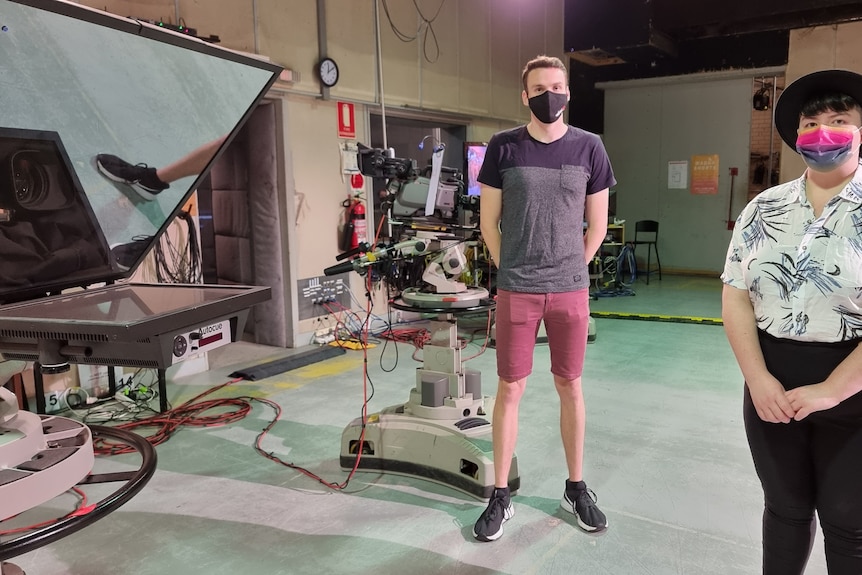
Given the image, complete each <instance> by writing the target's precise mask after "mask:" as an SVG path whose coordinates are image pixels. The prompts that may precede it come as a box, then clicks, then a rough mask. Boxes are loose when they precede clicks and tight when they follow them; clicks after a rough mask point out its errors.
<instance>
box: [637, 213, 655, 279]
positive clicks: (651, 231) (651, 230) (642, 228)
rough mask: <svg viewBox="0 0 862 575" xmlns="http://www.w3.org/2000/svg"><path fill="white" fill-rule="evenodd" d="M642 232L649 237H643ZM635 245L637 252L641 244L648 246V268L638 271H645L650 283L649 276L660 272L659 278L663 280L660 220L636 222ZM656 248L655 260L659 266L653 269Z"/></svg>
mask: <svg viewBox="0 0 862 575" xmlns="http://www.w3.org/2000/svg"><path fill="white" fill-rule="evenodd" d="M641 234H644V235H646V236H647V239H641ZM632 245H633V246H634V250H635V253H637V247H638V246H639V245H646V246H647V264H646V269H645V270H643V271H640V270H639V271H638V273H643V274H644V275H645V276H646V283H647V285H649V276H650V275H651V274H654V273H655V272H658V279H659V281H661V258H660V257H659V255H658V222H657V221H655V220H641V221H639V222H635V240H634V241H633V242H632ZM653 249H655V260H656V262H657V263H658V268H656V269H651V267H652V265H651V264H652V261H651V259H652V258H651V256H652V251H653Z"/></svg>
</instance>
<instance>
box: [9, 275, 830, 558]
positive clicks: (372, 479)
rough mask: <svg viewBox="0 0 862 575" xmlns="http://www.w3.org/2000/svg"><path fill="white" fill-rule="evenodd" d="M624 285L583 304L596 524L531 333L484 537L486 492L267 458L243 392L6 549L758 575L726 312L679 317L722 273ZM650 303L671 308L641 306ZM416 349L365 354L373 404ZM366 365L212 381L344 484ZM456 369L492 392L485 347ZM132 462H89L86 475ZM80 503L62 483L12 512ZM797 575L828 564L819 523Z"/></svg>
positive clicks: (188, 392) (491, 365)
mask: <svg viewBox="0 0 862 575" xmlns="http://www.w3.org/2000/svg"><path fill="white" fill-rule="evenodd" d="M632 289H633V291H634V292H635V294H636V295H634V296H620V297H605V298H599V300H597V301H593V302H591V307H592V309H593V311H594V312H596V314H597V315H598V317H597V318H596V321H595V323H596V339H595V341H594V342H593V343H590V344H589V346H588V348H587V362H586V368H585V373H584V389H585V396H586V404H587V440H586V457H585V479H586V481H587V483H588V485H589V486H590V487H591V488H592V489H593V490H594V491H595V493H596V494H597V496H598V504H599V506H600V507H601V508H602V509H603V510H604V511H605V513H606V514H607V516H608V520H609V524H610V527H609V529H608V530H607V531H606V532H604V533H602V534H598V535H591V534H587V533H584V532H583V531H581V530H580V529H579V528H578V527H577V525H576V523H575V521H574V518H573V517H572V516H571V515H568V514H566V513H565V512H563V511H561V510H560V508H559V499H560V497H561V495H562V493H563V487H564V480H565V479H566V471H565V462H564V458H563V449H562V445H561V443H560V438H559V426H558V404H557V400H556V394H555V391H554V388H553V383H552V379H551V376H550V374H549V371H548V368H549V357H548V349H547V346H545V345H539V346H537V348H536V352H535V362H534V371H533V376H532V377H531V378H530V380H529V384H528V386H527V392H526V395H525V397H524V399H523V402H522V406H521V413H520V437H519V442H518V446H517V454H518V462H519V470H520V476H521V489H520V491H519V492H518V494H517V495H516V496H515V497H514V499H513V501H514V505H515V516H514V517H513V519H512V520H511V521H509V522H508V523H507V524H506V525H505V531H504V535H503V537H502V538H501V539H500V540H498V541H496V542H493V543H479V542H477V541H475V540H474V539H473V537H472V527H473V523H474V521H475V520H476V518H477V517H478V516H479V514H480V513H481V512H482V510H483V509H484V506H485V504H484V502H482V501H479V500H477V499H474V498H472V497H470V496H468V495H465V494H463V493H462V492H460V491H456V490H454V489H451V488H449V487H446V486H442V485H438V484H435V483H432V482H430V481H427V480H421V479H417V478H411V477H404V476H398V475H391V474H379V473H371V472H359V473H357V474H356V475H355V476H353V477H352V478H351V479H350V481H349V483H348V485H347V486H346V487H345V488H344V489H334V488H331V487H327V486H324V485H323V484H321V483H319V482H318V481H316V480H314V479H312V478H309V477H307V476H306V475H304V474H302V473H300V472H298V471H296V470H294V469H290V468H287V467H284V466H282V465H279V464H277V463H274V462H272V461H270V460H268V459H266V458H264V457H262V456H261V455H259V454H258V453H256V452H255V450H254V449H253V444H254V441H255V438H256V437H257V435H258V433H259V432H260V431H261V429H263V427H264V426H266V425H267V423H268V422H269V421H270V420H271V419H272V417H273V412H272V410H271V409H270V408H269V407H265V406H263V405H261V404H258V403H255V404H254V409H253V411H252V412H251V413H250V414H249V415H248V416H247V417H246V418H245V419H243V420H241V421H239V422H236V423H233V424H230V425H227V426H223V427H210V428H182V429H180V430H179V431H178V432H177V433H176V434H175V435H174V436H173V437H172V438H171V439H170V440H169V441H167V442H166V443H164V444H162V445H160V446H159V447H158V448H157V452H158V468H157V471H156V473H155V476H154V477H153V479H152V480H151V481H150V483H149V484H148V485H147V486H146V487H145V488H144V489H143V491H141V492H140V493H139V494H138V495H137V496H135V497H134V498H133V499H132V500H131V501H129V502H128V503H127V504H126V505H125V506H123V507H122V508H120V509H119V510H118V511H116V512H114V513H112V514H110V515H108V516H107V517H105V518H104V519H101V520H100V521H98V522H96V523H94V524H93V525H91V526H89V527H87V528H85V529H83V530H81V531H79V532H78V533H75V534H74V535H71V536H69V537H66V538H64V539H62V540H60V541H57V542H54V543H52V544H50V545H47V546H45V547H42V548H40V549H38V550H35V551H32V552H29V553H27V554H24V555H20V556H18V557H16V558H15V559H13V560H12V562H13V563H15V564H17V565H18V566H20V567H22V568H23V569H24V570H25V571H26V572H27V573H28V574H29V575H60V574H63V575H69V574H71V575H85V574H86V575H109V574H110V575H116V574H125V575H150V574H153V575H155V574H159V575H164V574H166V573H167V574H183V575H198V574H200V575H204V574H206V575H228V574H230V575H233V574H235V573H244V574H246V575H276V574H306V573H308V574H312V573H313V574H321V573H357V574H389V573H410V574H413V575H421V574H431V573H439V574H492V573H494V574H496V573H506V574H519V575H520V574H529V573H534V574H567V575H569V574H590V575H593V574H609V575H664V574H676V575H737V574H739V575H742V574H746V575H749V574H752V575H753V574H757V573H759V572H760V517H761V512H762V493H761V490H760V486H759V483H758V480H757V478H756V476H755V473H754V468H753V466H752V463H751V459H750V456H749V452H748V447H747V444H746V440H745V435H744V431H743V425H742V419H741V401H742V399H741V398H742V377H741V375H740V373H739V370H738V368H737V366H736V363H735V362H734V359H733V355H732V353H731V351H730V348H729V346H728V344H727V341H726V339H725V336H724V332H723V329H722V328H721V326H720V325H716V324H715V323H710V322H702V321H700V322H699V321H686V320H685V319H680V320H676V319H673V318H719V317H720V293H721V283H720V280H719V279H718V278H703V277H699V278H690V277H680V276H670V275H667V274H666V275H665V276H664V278H663V279H662V280H661V281H659V280H658V278H657V277H655V276H654V277H653V278H652V279H651V281H650V284H649V285H647V284H646V283H645V282H644V281H643V280H638V281H637V282H636V283H635V284H634V285H633V286H632ZM601 312H604V313H605V314H607V315H605V316H602V313H601ZM381 315H382V314H381ZM653 315H654V316H661V315H663V316H673V317H672V318H671V319H667V318H665V319H664V321H651V320H649V319H644V318H643V317H640V316H653ZM620 318H623V319H620ZM658 319H661V318H658ZM481 343H482V342H481V341H478V340H477V341H476V342H475V343H474V344H471V345H470V346H469V348H468V350H467V351H465V354H466V355H473V354H474V353H476V352H478V351H480V345H481ZM284 354H285V351H284V350H277V349H274V348H265V347H261V346H254V345H250V344H245V343H235V344H231V345H230V346H227V347H225V348H222V349H221V350H218V351H216V352H211V354H210V366H211V369H210V371H209V372H206V373H204V374H198V375H194V376H188V377H185V378H181V379H176V380H174V381H171V382H169V384H168V392H169V396H170V401H171V403H172V404H173V405H178V404H180V403H182V402H183V401H186V400H187V399H189V398H191V397H194V396H195V395H197V394H198V393H200V392H202V391H204V390H206V389H208V388H209V387H211V386H214V385H216V384H221V383H224V382H226V381H228V380H230V378H229V376H228V375H229V374H230V373H231V372H233V371H235V370H237V369H239V368H243V367H247V366H250V365H254V364H256V363H261V362H264V361H267V360H270V359H273V358H276V357H279V356H283V355H284ZM412 354H413V348H412V346H409V345H407V344H398V346H397V353H396V348H395V346H394V345H393V344H392V343H389V345H388V346H385V347H384V346H383V345H378V346H377V347H375V348H372V349H369V350H368V362H367V369H368V373H369V375H370V379H371V381H372V382H373V397H372V399H371V403H370V412H375V411H379V410H380V409H382V408H384V407H387V406H390V405H395V404H399V403H403V402H405V401H406V400H407V397H408V392H409V389H410V388H411V387H412V385H413V380H414V370H415V368H416V367H418V366H419V365H420V364H419V363H417V361H416V360H414V359H413V358H412V357H411V355H412ZM363 365H364V361H363V354H362V352H361V351H349V352H347V353H346V354H345V355H342V356H340V357H336V358H333V359H328V360H325V361H322V362H319V363H315V364H313V365H309V366H306V367H302V368H299V369H295V370H292V371H289V372H285V373H282V374H279V375H276V376H273V377H270V378H267V379H264V380H261V381H256V382H248V381H241V382H237V383H234V384H232V385H229V386H227V387H225V388H224V389H222V390H219V391H218V392H217V394H216V395H217V397H233V396H241V395H242V396H254V397H262V398H266V399H269V400H272V401H275V402H277V403H278V404H279V405H280V406H281V407H282V409H283V414H282V416H281V419H280V421H279V422H278V423H277V424H276V425H275V427H274V428H273V429H272V431H271V432H270V433H269V435H268V436H267V437H266V438H265V440H264V441H263V448H264V449H265V450H267V451H269V452H271V453H272V454H274V455H276V456H278V457H280V458H282V459H284V460H286V461H289V462H291V463H293V464H296V465H299V466H302V467H305V468H307V469H308V470H309V471H311V472H313V473H314V474H317V475H318V476H320V477H321V478H323V479H324V480H325V481H328V482H330V483H333V484H339V483H342V482H344V481H345V479H346V478H347V476H348V473H347V472H345V471H343V470H342V469H341V468H340V466H339V451H340V438H341V432H342V430H343V429H344V427H345V426H346V425H347V424H348V423H349V422H350V421H351V420H353V419H354V418H355V417H357V416H358V415H359V413H360V407H361V404H362V401H363ZM468 367H472V368H474V369H478V370H480V371H481V373H482V375H483V387H484V391H485V393H487V394H493V393H494V387H495V382H496V377H495V358H494V351H493V349H488V350H486V351H485V353H483V354H482V355H479V356H478V357H476V358H474V359H471V360H470V361H469V362H468ZM135 463H136V461H135V458H134V456H115V457H110V458H99V459H98V460H97V466H98V468H99V469H122V468H125V467H126V466H129V465H134V464H135ZM74 502H75V500H74V498H73V497H71V496H61V497H60V498H58V499H56V500H54V502H53V503H52V504H51V506H45V507H44V508H40V509H37V510H33V511H30V512H27V513H26V514H24V515H23V516H21V517H18V518H16V519H15V521H16V522H21V521H37V520H41V519H43V518H44V517H46V516H48V515H49V514H50V513H51V512H52V511H53V512H56V510H63V512H66V511H68V509H69V507H70V506H71V505H73V504H74ZM52 506H53V507H52ZM7 523H8V522H7ZM806 573H807V574H808V575H818V574H825V573H826V568H825V561H824V559H823V545H822V539H821V537H820V536H819V535H818V539H817V542H816V544H815V548H814V551H813V553H812V558H811V561H810V562H809V567H808V570H807V572H806Z"/></svg>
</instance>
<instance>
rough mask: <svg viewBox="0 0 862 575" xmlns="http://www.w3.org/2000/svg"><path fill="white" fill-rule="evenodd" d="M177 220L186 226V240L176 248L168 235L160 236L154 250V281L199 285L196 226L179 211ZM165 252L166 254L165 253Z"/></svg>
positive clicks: (187, 214) (198, 250)
mask: <svg viewBox="0 0 862 575" xmlns="http://www.w3.org/2000/svg"><path fill="white" fill-rule="evenodd" d="M177 218H179V219H180V220H182V221H183V222H184V223H185V224H186V229H187V236H186V237H187V240H186V242H184V245H179V246H177V245H175V244H174V243H173V240H171V237H170V235H169V234H167V233H166V234H163V235H162V238H161V239H160V240H159V242H158V243H156V246H155V249H154V252H155V258H156V279H157V280H158V281H159V282H160V283H174V284H196V283H201V281H202V272H201V254H200V249H199V247H198V239H197V237H198V236H197V229H196V227H197V226H196V225H195V221H194V219H193V218H192V216H191V214H189V213H188V212H187V211H181V212H180V213H179V214H178V215H177ZM166 250H167V253H165V251H166Z"/></svg>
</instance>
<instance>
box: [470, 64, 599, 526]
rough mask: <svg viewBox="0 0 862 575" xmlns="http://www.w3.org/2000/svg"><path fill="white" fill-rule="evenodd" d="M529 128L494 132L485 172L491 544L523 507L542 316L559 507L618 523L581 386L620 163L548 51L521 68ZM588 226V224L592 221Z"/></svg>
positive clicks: (482, 520)
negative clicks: (528, 407) (588, 476)
mask: <svg viewBox="0 0 862 575" xmlns="http://www.w3.org/2000/svg"><path fill="white" fill-rule="evenodd" d="M521 77H522V81H523V85H524V91H523V92H522V93H521V100H522V102H523V104H524V105H525V106H527V107H529V109H530V122H529V123H528V124H527V125H525V126H519V127H517V128H514V129H511V130H506V131H503V132H500V133H498V134H495V135H494V136H493V137H492V138H491V140H490V141H489V142H488V148H487V151H486V152H485V160H484V163H483V164H482V169H481V170H480V172H479V182H480V183H481V185H482V189H481V196H480V214H481V215H480V227H481V230H482V237H483V239H484V241H485V244H486V246H487V248H488V251H489V253H490V254H491V258H492V260H493V262H494V264H495V265H496V266H497V267H498V269H499V272H498V274H497V311H496V338H495V339H496V349H497V375H498V377H499V380H498V384H497V395H496V401H495V404H494V415H493V447H494V480H495V489H494V493H493V495H492V497H491V499H490V501H489V503H488V507H487V509H485V511H484V512H483V513H482V515H481V517H479V520H478V521H477V522H476V525H475V527H474V529H473V535H474V536H475V537H476V539H478V540H480V541H494V540H496V539H498V538H500V536H501V535H502V534H503V523H505V522H506V521H507V520H509V519H510V518H511V517H512V516H513V515H514V507H513V506H512V501H511V494H510V493H509V487H508V476H509V470H510V467H511V461H512V456H513V454H514V451H515V441H516V438H517V434H518V406H519V403H520V399H521V396H522V395H523V393H524V389H525V386H526V381H527V376H528V375H529V374H530V372H531V371H532V365H533V351H534V347H535V344H536V335H537V333H538V330H539V325H540V322H542V321H544V325H545V331H546V332H547V336H548V347H549V349H550V355H551V373H552V374H553V379H554V385H555V388H556V391H557V394H558V396H559V399H560V432H561V435H562V443H563V451H564V453H565V458H566V471H567V475H568V479H567V481H566V483H565V490H564V493H563V497H562V500H561V503H560V505H561V506H562V508H563V509H564V510H566V511H567V512H569V513H571V514H572V515H574V516H575V517H576V519H577V523H578V525H579V526H580V527H581V528H582V529H584V530H587V531H600V530H603V529H605V528H606V527H607V519H606V518H605V515H604V514H603V513H602V512H601V511H600V510H599V508H598V507H597V506H596V497H595V494H594V493H593V492H592V490H589V489H587V486H586V483H584V481H583V476H582V474H583V453H584V431H585V410H584V396H583V391H582V389H581V372H582V371H583V365H584V353H585V351H586V343H587V331H588V327H589V315H590V312H589V293H588V290H589V275H588V271H587V262H589V261H590V260H591V259H592V258H593V256H594V255H595V253H596V251H597V250H598V248H599V246H600V245H601V243H602V240H603V239H604V237H605V233H606V232H607V224H608V188H610V186H612V185H614V184H615V183H616V181H615V180H614V175H613V171H612V169H611V165H610V161H609V160H608V156H607V153H606V152H605V148H604V146H603V145H602V142H601V140H600V139H599V137H598V136H596V135H595V134H591V133H589V132H586V131H584V130H580V129H578V128H575V127H572V126H569V125H567V124H566V123H565V120H564V118H563V112H564V110H565V108H566V105H567V103H568V101H569V85H568V79H567V74H566V67H565V65H564V64H563V63H562V62H561V61H560V60H559V59H558V58H551V57H547V56H539V57H537V58H535V59H533V60H531V61H530V62H528V63H527V65H526V66H525V67H524V70H523V73H522V76H521ZM585 221H586V223H587V229H586V232H584V222H585Z"/></svg>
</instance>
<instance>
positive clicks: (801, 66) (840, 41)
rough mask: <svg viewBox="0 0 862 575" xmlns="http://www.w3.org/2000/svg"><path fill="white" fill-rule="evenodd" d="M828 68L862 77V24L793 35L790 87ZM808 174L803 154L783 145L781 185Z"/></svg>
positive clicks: (806, 29)
mask: <svg viewBox="0 0 862 575" xmlns="http://www.w3.org/2000/svg"><path fill="white" fill-rule="evenodd" d="M828 68H844V69H847V70H853V71H855V72H860V73H862V22H851V23H848V24H839V25H835V26H820V27H817V28H804V29H800V30H793V31H791V33H790V55H789V57H788V62H787V75H786V83H787V84H790V83H791V82H792V81H793V80H796V79H797V78H799V77H801V76H804V75H805V74H809V73H811V72H814V71H817V70H824V69H828ZM804 171H805V164H804V163H803V162H802V159H801V158H800V157H799V154H797V153H796V152H795V151H794V150H791V149H790V148H789V147H787V145H783V147H782V150H781V181H782V182H786V181H788V180H792V179H795V178H798V177H799V176H801V175H802V172H804Z"/></svg>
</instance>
